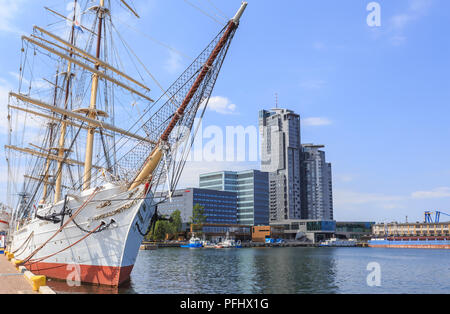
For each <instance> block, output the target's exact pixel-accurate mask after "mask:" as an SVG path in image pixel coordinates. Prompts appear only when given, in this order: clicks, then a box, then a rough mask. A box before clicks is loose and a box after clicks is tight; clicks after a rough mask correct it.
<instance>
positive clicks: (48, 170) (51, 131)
mask: <svg viewBox="0 0 450 314" xmlns="http://www.w3.org/2000/svg"><path fill="white" fill-rule="evenodd" d="M58 76H59V71H58V70H56V78H55V80H56V81H55V91H54V96H53V105H54V106H56V98H57V96H58ZM48 125H49V129H50V139H49V144H50V145H52V144H53V129H54V128H55V125H56V124H55V122H53V121H50V122H49V123H48ZM50 164H51V159H50V158H47V161H46V164H45V172H44V175H43V178H44V191H43V193H42V195H43V196H42V203H45V202H46V201H47V193H48V181H49V172H50Z"/></svg>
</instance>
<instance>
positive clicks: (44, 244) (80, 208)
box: [21, 187, 100, 265]
mask: <svg viewBox="0 0 450 314" xmlns="http://www.w3.org/2000/svg"><path fill="white" fill-rule="evenodd" d="M99 191H100V188H98V187H97V188H95V190H94V191H93V192H92V194H91V195H90V196H89V197H88V198H87V199H86V201H85V202H84V203H83V204H82V205H81V206H80V207H79V208H78V209H77V211H76V212H75V213H74V214H73V215H72V216H71V217H70V218H69V220H67V222H65V223H64V224H63V225H62V226H61V227H60V228H59V229H58V230H57V231H56V232H55V234H53V235H52V236H51V237H50V238H49V239H48V240H47V241H45V242H44V243H43V244H42V245H41V246H40V247H38V248H37V249H36V250H34V251H33V252H32V253H31V254H30V255H29V256H27V257H26V258H25V259H24V260H23V261H22V263H21V265H23V264H25V263H27V262H28V261H29V260H30V259H31V258H32V257H33V256H34V255H36V253H38V252H39V251H40V250H42V248H43V247H44V246H46V245H47V244H48V242H50V241H51V240H52V239H53V238H54V237H56V236H57V235H58V234H59V233H60V232H61V231H62V230H63V229H64V228H65V227H66V226H67V225H68V224H69V223H70V222H71V221H72V220H74V219H75V217H77V216H78V214H79V213H80V212H81V211H82V210H83V209H84V208H85V207H86V206H87V204H89V202H90V201H91V200H92V199H93V198H94V196H95V195H96V194H97V193H98V192H99Z"/></svg>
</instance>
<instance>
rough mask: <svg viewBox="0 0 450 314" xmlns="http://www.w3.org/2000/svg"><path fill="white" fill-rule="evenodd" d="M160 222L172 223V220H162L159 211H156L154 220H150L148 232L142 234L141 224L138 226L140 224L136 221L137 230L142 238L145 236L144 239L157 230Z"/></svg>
mask: <svg viewBox="0 0 450 314" xmlns="http://www.w3.org/2000/svg"><path fill="white" fill-rule="evenodd" d="M158 220H167V221H170V222H172V218H169V219H163V218H161V216H159V215H158V209H155V213H154V214H153V216H152V219H151V220H150V225H149V226H148V228H147V232H146V233H143V232H142V229H141V227H139V224H138V222H137V221H136V224H135V226H136V229H137V231H138V233H139V234H140V235H141V236H143V237H146V236H148V235H149V234H150V232H151V231H152V230H153V229H154V228H155V226H156V222H157V221H158Z"/></svg>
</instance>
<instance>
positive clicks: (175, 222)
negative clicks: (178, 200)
mask: <svg viewBox="0 0 450 314" xmlns="http://www.w3.org/2000/svg"><path fill="white" fill-rule="evenodd" d="M170 219H171V221H172V222H171V226H172V229H173V233H177V232H180V231H181V228H182V226H183V222H182V220H181V212H180V211H179V210H176V211H174V212H173V213H172V215H170Z"/></svg>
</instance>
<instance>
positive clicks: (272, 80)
mask: <svg viewBox="0 0 450 314" xmlns="http://www.w3.org/2000/svg"><path fill="white" fill-rule="evenodd" d="M69 2H70V1H62V0H52V1H37V0H32V1H31V0H28V1H27V0H16V1H12V0H0V7H1V8H2V10H1V12H0V47H1V58H0V69H1V71H0V97H1V100H2V103H3V104H6V103H7V98H6V96H7V93H6V91H7V90H9V89H11V88H14V87H15V86H16V85H17V81H15V78H14V76H13V75H12V74H11V73H17V72H18V67H19V63H20V59H19V57H20V54H19V50H20V47H21V41H20V34H21V33H31V30H32V26H33V25H34V24H37V25H41V26H46V25H48V24H50V23H53V22H55V21H57V19H56V18H55V17H54V16H51V15H49V14H47V13H46V12H45V10H44V9H43V6H49V7H52V8H55V9H58V10H59V11H60V12H61V11H62V12H63V11H64V10H65V7H66V4H68V3H69ZM134 2H135V3H134V4H135V7H136V9H137V10H138V12H139V13H140V15H141V19H140V20H136V19H134V18H133V17H131V16H130V15H128V14H127V13H126V12H123V11H122V12H118V13H117V14H118V16H117V17H118V18H119V19H120V20H121V21H123V23H122V22H118V23H117V25H118V27H119V29H120V30H121V31H123V33H124V34H125V35H126V38H127V39H128V42H129V43H131V44H132V46H133V49H134V51H135V52H136V54H137V55H138V56H139V57H140V58H141V59H142V61H143V62H144V63H145V64H146V66H147V67H148V68H149V69H150V70H151V71H152V73H153V74H154V75H155V76H156V77H157V78H158V80H159V81H160V82H161V83H162V85H163V86H165V87H168V86H169V84H170V83H171V82H173V81H174V80H175V79H176V78H177V77H178V75H179V74H180V73H181V72H182V71H183V70H184V69H185V67H186V66H188V65H189V63H190V62H191V61H192V59H193V58H194V57H196V56H197V55H198V54H199V53H200V52H201V50H202V49H203V48H204V47H205V46H206V44H208V43H209V41H210V40H211V39H212V38H213V37H214V36H215V35H216V34H217V33H218V31H219V30H220V29H221V27H222V26H221V25H220V24H219V23H217V22H216V21H214V20H213V19H211V18H210V17H208V16H206V15H205V14H203V13H202V12H200V11H199V10H198V9H196V8H194V6H196V7H198V8H201V10H203V11H204V12H207V13H208V14H209V15H211V16H213V17H214V18H215V19H217V20H219V21H221V22H224V21H225V20H224V19H223V18H222V17H221V15H226V16H227V17H232V16H233V15H234V13H235V11H236V10H237V8H238V7H239V5H240V2H241V1H240V0H189V1H183V0H151V1H134ZM248 2H249V5H248V8H247V11H246V13H245V15H244V16H243V18H242V21H241V25H240V28H239V30H238V32H237V33H236V37H235V39H234V41H233V43H232V47H231V50H230V52H229V55H228V56H227V60H226V61H225V64H224V67H223V70H222V72H221V75H220V77H219V80H218V82H217V85H216V89H215V91H214V93H213V96H214V97H215V98H214V102H213V103H212V105H213V106H212V109H210V110H209V111H208V112H207V115H206V117H205V121H204V122H203V124H204V126H205V127H207V126H208V125H215V126H219V127H222V128H225V127H226V126H229V125H231V126H234V125H243V126H250V125H254V126H257V123H258V111H259V110H260V109H264V108H265V109H270V108H273V107H274V106H275V93H277V94H278V99H279V100H278V102H279V106H280V107H286V108H289V109H292V110H294V111H296V112H297V113H299V114H300V115H301V117H302V120H303V121H302V122H303V125H302V142H304V143H316V144H324V145H326V148H325V150H326V154H327V159H328V161H329V162H331V163H332V164H333V176H334V181H333V189H334V202H335V217H336V219H337V220H371V221H391V220H397V221H404V220H405V217H406V216H408V219H409V221H418V220H422V219H423V212H424V211H425V210H441V211H444V212H450V204H449V201H450V182H449V178H450V163H449V157H450V148H449V147H448V145H447V144H448V139H449V138H450V128H449V126H448V124H449V119H450V118H449V117H450V109H449V104H450V76H449V73H450V40H449V34H448V30H449V29H450V20H449V19H448V12H450V2H449V1H447V0H396V1H392V0H389V1H387V0H386V1H381V0H380V1H377V2H378V3H379V4H380V7H381V26H380V27H369V26H368V24H367V22H366V19H367V16H368V14H369V13H370V12H368V11H367V10H366V7H367V5H368V3H369V2H371V1H369V0H350V1H335V0H314V1H312V0H278V1H273V0H272V1H269V0H249V1H248ZM62 3H64V4H62ZM211 3H213V4H214V6H212V5H211ZM190 4H193V5H194V6H193V5H190ZM215 7H216V8H218V9H219V10H220V13H219V11H217V10H216V8H215ZM129 26H131V27H132V28H136V29H139V30H140V31H142V33H144V34H145V35H143V34H138V33H136V32H135V31H131V28H130V27H129ZM150 37H151V38H153V39H156V40H158V41H160V42H163V43H165V44H166V45H168V46H170V47H173V48H174V50H175V51H176V52H174V50H169V49H167V48H165V47H163V46H162V45H160V44H157V43H155V41H154V40H150ZM148 83H149V85H151V86H152V87H153V91H154V95H153V96H154V97H155V98H157V96H159V94H160V92H159V91H158V88H157V87H156V86H154V85H152V83H151V82H150V81H149V82H148ZM2 106H3V105H2ZM0 113H1V114H2V115H4V113H5V110H4V109H2V110H1V111H0ZM1 121H2V124H4V121H5V120H4V118H3V117H2V120H1ZM3 128H6V127H5V126H4V127H3ZM0 142H1V145H2V147H3V145H4V143H5V142H6V137H5V134H4V132H1V134H0ZM3 155H4V154H2V158H3ZM4 164H5V162H4V159H3V160H2V162H1V166H2V171H3V169H4ZM188 167H189V168H188V169H186V175H185V177H186V178H185V184H186V185H189V184H194V183H195V182H197V174H198V173H199V172H205V171H208V170H220V169H230V170H234V169H236V170H238V169H245V168H249V167H251V168H258V167H259V165H258V162H244V163H225V162H216V163H211V164H208V165H205V164H195V163H192V164H188ZM3 177H4V176H3ZM4 181H5V179H3V182H2V184H3V185H2V186H4ZM4 194H5V193H3V192H2V193H0V200H3V199H4Z"/></svg>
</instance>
